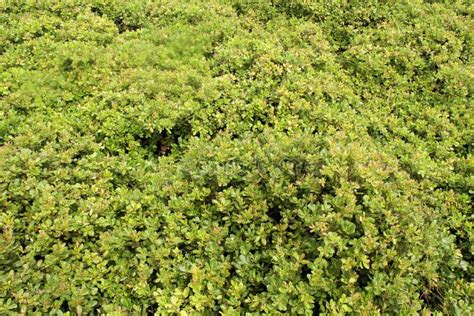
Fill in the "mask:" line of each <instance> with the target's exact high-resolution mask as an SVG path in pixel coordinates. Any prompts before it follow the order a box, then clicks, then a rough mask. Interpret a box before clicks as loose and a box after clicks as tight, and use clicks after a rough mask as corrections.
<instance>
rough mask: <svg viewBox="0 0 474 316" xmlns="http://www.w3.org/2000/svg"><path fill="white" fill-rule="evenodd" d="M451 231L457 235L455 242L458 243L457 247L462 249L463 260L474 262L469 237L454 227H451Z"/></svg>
mask: <svg viewBox="0 0 474 316" xmlns="http://www.w3.org/2000/svg"><path fill="white" fill-rule="evenodd" d="M449 233H450V234H451V235H453V236H454V237H455V240H454V243H455V245H456V248H458V249H459V250H460V251H461V254H462V257H463V260H465V261H467V262H472V261H473V259H474V256H473V255H472V252H471V251H470V245H471V243H470V242H469V238H468V237H467V236H462V234H461V232H459V231H457V230H456V229H454V228H450V229H449Z"/></svg>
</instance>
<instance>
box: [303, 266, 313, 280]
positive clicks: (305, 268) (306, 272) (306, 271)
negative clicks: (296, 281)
mask: <svg viewBox="0 0 474 316" xmlns="http://www.w3.org/2000/svg"><path fill="white" fill-rule="evenodd" d="M310 274H311V269H310V268H309V267H308V265H307V264H304V265H303V266H302V267H301V278H302V279H303V280H307V279H308V276H309V275H310Z"/></svg>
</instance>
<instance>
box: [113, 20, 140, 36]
mask: <svg viewBox="0 0 474 316" xmlns="http://www.w3.org/2000/svg"><path fill="white" fill-rule="evenodd" d="M114 24H115V26H117V29H118V32H119V34H122V33H124V32H126V31H136V30H139V29H140V26H138V25H132V24H126V23H125V21H124V20H123V18H122V17H120V16H119V17H116V18H115V19H114Z"/></svg>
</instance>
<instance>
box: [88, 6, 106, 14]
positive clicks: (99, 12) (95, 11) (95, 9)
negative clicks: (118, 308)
mask: <svg viewBox="0 0 474 316" xmlns="http://www.w3.org/2000/svg"><path fill="white" fill-rule="evenodd" d="M91 12H92V13H94V14H96V15H98V16H102V15H103V13H102V10H101V9H100V8H98V7H91Z"/></svg>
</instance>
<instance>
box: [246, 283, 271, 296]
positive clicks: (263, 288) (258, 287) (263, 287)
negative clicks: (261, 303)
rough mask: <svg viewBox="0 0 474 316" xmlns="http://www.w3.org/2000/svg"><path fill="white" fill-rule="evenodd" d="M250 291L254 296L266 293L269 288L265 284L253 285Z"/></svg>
mask: <svg viewBox="0 0 474 316" xmlns="http://www.w3.org/2000/svg"><path fill="white" fill-rule="evenodd" d="M249 290H250V292H251V293H253V294H259V293H263V292H265V291H266V290H267V287H266V285H265V284H263V283H261V282H260V283H257V284H253V285H252V286H250V289H249Z"/></svg>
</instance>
